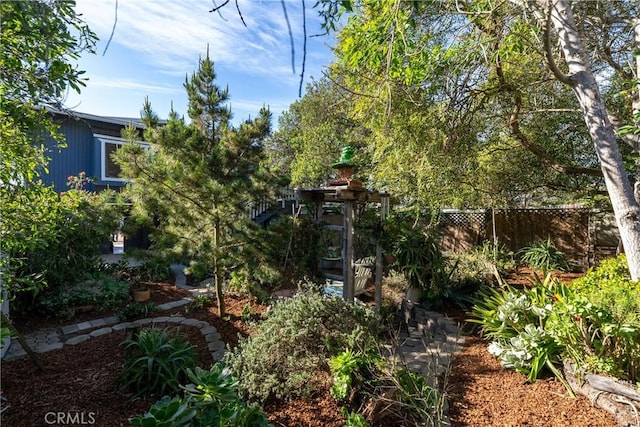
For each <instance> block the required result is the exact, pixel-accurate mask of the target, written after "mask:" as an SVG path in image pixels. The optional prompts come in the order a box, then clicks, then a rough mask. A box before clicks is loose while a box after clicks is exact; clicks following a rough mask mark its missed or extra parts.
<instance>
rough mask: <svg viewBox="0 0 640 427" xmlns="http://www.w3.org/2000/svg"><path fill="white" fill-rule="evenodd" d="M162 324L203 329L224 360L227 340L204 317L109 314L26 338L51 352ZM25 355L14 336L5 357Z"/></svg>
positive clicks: (40, 350) (42, 350) (176, 303)
mask: <svg viewBox="0 0 640 427" xmlns="http://www.w3.org/2000/svg"><path fill="white" fill-rule="evenodd" d="M191 301H193V299H192V298H183V299H180V300H178V301H172V302H168V303H165V304H160V305H159V306H158V309H159V310H169V309H172V308H176V307H181V306H183V305H186V304H188V303H189V302H191ZM159 324H174V325H183V326H192V327H196V328H198V329H200V332H201V333H202V336H203V337H204V340H205V341H206V343H207V346H208V348H209V351H210V352H211V357H212V358H213V360H214V361H217V360H220V359H222V357H223V356H224V354H225V351H226V346H225V343H224V342H223V341H222V337H221V336H220V334H219V333H218V331H217V330H216V328H215V327H214V326H212V325H210V324H209V323H208V322H205V321H202V320H198V319H189V318H186V317H183V316H160V317H152V318H144V319H138V320H134V321H131V322H123V321H121V320H120V319H119V318H118V317H117V316H110V317H104V318H100V319H94V320H89V321H86V322H81V323H76V324H73V325H67V326H63V327H62V328H59V329H42V330H39V331H36V332H34V333H32V334H27V335H25V336H24V338H25V341H26V342H27V344H28V345H29V347H31V349H32V350H33V351H34V352H36V353H46V352H48V351H52V350H58V349H61V348H63V347H64V346H65V345H78V344H80V343H81V342H84V341H87V340H90V339H91V338H96V337H99V336H102V335H105V334H109V333H111V332H114V331H121V330H123V329H128V328H135V327H141V326H156V325H159ZM26 354H27V352H26V351H25V350H24V349H23V348H22V346H21V345H20V343H19V342H18V340H17V339H16V338H15V337H14V338H12V339H11V346H10V347H9V350H8V351H7V353H6V354H5V356H4V359H5V360H10V359H14V358H17V357H23V356H26Z"/></svg>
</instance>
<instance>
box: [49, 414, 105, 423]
mask: <svg viewBox="0 0 640 427" xmlns="http://www.w3.org/2000/svg"><path fill="white" fill-rule="evenodd" d="M96 415H97V413H96V412H85V411H67V412H47V413H46V414H44V422H45V423H47V424H48V425H91V424H95V423H96Z"/></svg>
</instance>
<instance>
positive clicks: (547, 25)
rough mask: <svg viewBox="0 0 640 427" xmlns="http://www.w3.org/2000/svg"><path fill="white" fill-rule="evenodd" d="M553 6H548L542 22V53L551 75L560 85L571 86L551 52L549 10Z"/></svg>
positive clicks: (569, 79)
mask: <svg viewBox="0 0 640 427" xmlns="http://www.w3.org/2000/svg"><path fill="white" fill-rule="evenodd" d="M552 7H553V5H552V4H551V3H550V4H549V11H548V12H547V16H546V18H545V20H544V53H545V56H546V57H547V63H548V64H549V69H550V70H551V72H552V73H553V75H554V76H555V77H556V78H557V79H558V80H559V81H561V82H562V83H564V84H566V85H568V86H573V82H572V80H571V78H570V77H569V76H567V75H566V74H564V73H563V72H562V71H561V70H560V68H558V64H556V61H555V60H554V59H553V52H552V51H551V8H552Z"/></svg>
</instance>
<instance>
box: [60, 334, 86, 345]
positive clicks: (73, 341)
mask: <svg viewBox="0 0 640 427" xmlns="http://www.w3.org/2000/svg"><path fill="white" fill-rule="evenodd" d="M89 338H91V337H90V336H89V335H87V334H83V335H78V336H77V337H73V338H69V339H68V340H67V341H65V344H68V345H76V344H80V343H81V342H84V341H86V340H88V339H89Z"/></svg>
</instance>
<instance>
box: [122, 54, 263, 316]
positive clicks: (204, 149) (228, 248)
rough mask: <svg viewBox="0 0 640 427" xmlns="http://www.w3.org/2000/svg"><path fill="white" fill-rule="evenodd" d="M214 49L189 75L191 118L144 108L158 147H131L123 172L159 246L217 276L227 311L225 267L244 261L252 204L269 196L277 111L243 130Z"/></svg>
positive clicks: (248, 122)
mask: <svg viewBox="0 0 640 427" xmlns="http://www.w3.org/2000/svg"><path fill="white" fill-rule="evenodd" d="M215 79H216V73H215V69H214V63H213V61H212V60H211V58H210V57H209V53H208V52H207V55H206V56H205V58H204V59H202V58H201V59H200V61H199V68H198V70H197V71H195V72H194V73H193V74H192V75H191V76H190V77H188V78H186V79H185V83H184V87H185V89H186V92H187V96H188V100H189V107H188V115H189V118H190V121H189V123H187V122H186V120H185V119H184V117H180V116H179V115H178V114H177V113H176V112H175V111H173V110H172V111H171V112H170V114H169V118H168V120H167V122H166V124H165V125H160V121H159V120H158V117H157V116H156V115H155V113H153V110H152V109H151V106H150V105H149V103H148V102H146V103H145V105H144V108H143V121H144V123H145V124H146V125H147V130H146V131H145V140H146V141H147V142H150V143H151V146H152V149H151V150H147V151H145V150H143V149H142V148H141V146H140V145H139V144H128V145H127V146H125V147H124V148H123V149H122V150H119V151H120V152H119V153H118V161H119V162H120V164H121V167H122V168H123V171H124V172H125V173H126V174H127V175H128V176H130V177H132V178H134V183H133V185H132V193H133V197H134V204H136V210H137V212H139V213H142V214H144V215H145V216H146V217H147V218H148V219H152V218H153V219H154V221H155V224H156V227H155V228H156V229H155V232H154V234H153V235H152V240H153V242H154V248H155V249H158V250H163V251H168V252H169V253H173V254H175V255H179V256H180V257H182V258H184V257H187V258H188V259H189V260H190V261H191V265H190V268H191V269H192V270H193V271H200V272H202V273H204V274H212V275H213V276H214V278H215V281H214V286H215V293H216V299H217V302H218V307H219V313H220V316H224V313H225V306H224V297H223V292H222V284H223V280H224V276H225V272H226V271H227V270H228V269H230V268H232V267H233V265H234V264H235V263H236V262H237V261H236V259H235V255H236V254H237V253H238V248H239V247H240V246H241V245H242V243H243V240H242V237H243V236H245V235H246V230H247V228H248V227H251V226H252V225H253V224H252V222H251V220H250V218H249V217H248V216H247V215H246V211H247V210H246V207H247V204H248V203H250V202H251V201H254V200H257V199H258V198H260V197H261V196H263V195H264V193H263V192H264V191H265V187H266V182H265V178H264V176H263V175H262V173H261V168H260V161H261V160H262V156H263V150H262V146H263V140H264V139H265V138H266V137H267V136H268V135H269V133H270V131H271V113H270V112H269V111H268V109H266V108H264V107H263V108H262V109H261V110H260V112H259V114H258V117H257V118H255V119H253V120H251V119H248V120H246V121H245V122H243V123H242V124H241V125H240V126H239V127H237V128H236V127H234V126H233V125H232V124H231V118H232V114H231V111H230V109H229V108H228V107H227V102H228V100H229V91H228V89H227V88H225V89H224V90H222V89H221V88H220V87H219V86H217V85H216V84H215Z"/></svg>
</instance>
